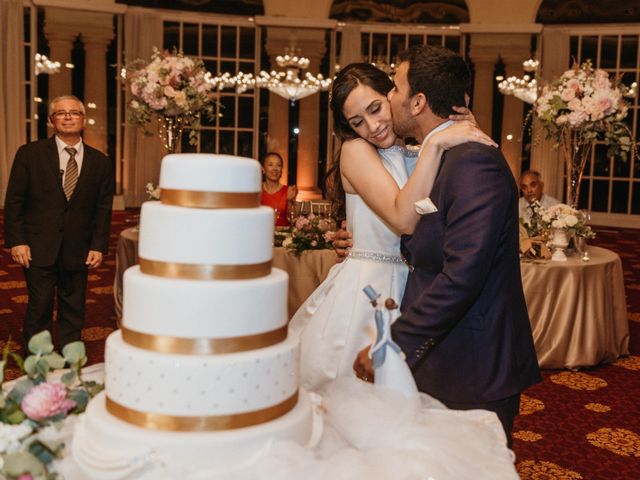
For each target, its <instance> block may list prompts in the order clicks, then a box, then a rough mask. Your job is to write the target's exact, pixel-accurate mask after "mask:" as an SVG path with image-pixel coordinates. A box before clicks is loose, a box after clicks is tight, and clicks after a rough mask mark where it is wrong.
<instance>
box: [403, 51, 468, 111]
mask: <svg viewBox="0 0 640 480" xmlns="http://www.w3.org/2000/svg"><path fill="white" fill-rule="evenodd" d="M400 61H401V62H409V71H408V73H407V80H408V82H409V87H410V88H411V92H410V94H411V96H413V95H415V94H417V93H423V94H424V95H425V97H427V103H428V104H429V108H431V111H432V112H433V113H434V114H436V115H437V116H439V117H442V118H447V117H448V116H449V115H450V114H452V113H456V112H454V111H453V109H452V107H455V106H465V105H466V101H465V93H467V92H468V91H469V88H470V86H471V73H470V72H469V68H468V67H467V64H466V63H465V61H464V59H463V58H462V57H461V56H460V55H458V54H457V53H455V52H452V51H451V50H449V49H448V48H444V47H433V46H431V45H414V46H412V47H410V48H409V49H408V50H405V51H404V52H402V53H401V54H400Z"/></svg>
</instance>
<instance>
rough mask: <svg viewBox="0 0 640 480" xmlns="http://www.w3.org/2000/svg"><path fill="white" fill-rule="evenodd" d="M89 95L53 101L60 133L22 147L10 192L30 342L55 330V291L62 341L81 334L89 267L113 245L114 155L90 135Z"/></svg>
mask: <svg viewBox="0 0 640 480" xmlns="http://www.w3.org/2000/svg"><path fill="white" fill-rule="evenodd" d="M86 123H87V118H86V115H85V108H84V105H83V104H82V102H81V101H80V100H79V99H77V98H76V97H74V96H71V95H66V96H62V97H58V98H56V99H54V100H53V101H52V102H51V103H50V104H49V126H50V127H51V128H52V129H53V132H54V136H53V137H51V138H49V139H46V140H39V141H36V142H32V143H28V144H26V145H23V146H22V147H20V148H19V149H18V152H17V153H16V156H15V159H14V161H13V166H12V168H11V175H10V177H9V184H8V188H7V196H6V199H5V224H4V229H5V246H6V247H8V248H11V257H12V258H13V260H14V261H15V262H17V263H19V264H20V265H22V267H23V271H24V275H25V279H26V281H27V290H28V293H29V302H28V305H27V311H26V315H25V318H24V327H23V339H24V345H25V346H26V344H27V343H28V341H29V339H30V338H31V337H32V336H33V335H35V334H36V333H38V332H40V331H42V330H46V329H49V330H51V326H52V325H51V324H52V317H53V304H54V296H55V294H56V290H57V299H58V315H57V320H56V321H57V332H56V333H57V334H56V335H55V336H54V337H55V345H56V347H57V348H58V349H60V348H61V347H63V346H64V345H66V344H67V343H69V342H72V341H75V340H79V339H80V332H81V329H82V325H83V322H84V311H85V300H86V288H87V274H88V269H89V268H96V267H98V266H99V265H100V264H101V263H102V256H103V254H105V253H106V252H107V247H108V244H109V229H110V227H111V204H112V201H113V168H112V165H111V161H110V160H109V159H108V158H107V157H106V156H105V155H104V154H102V153H101V152H99V151H98V150H96V149H94V148H91V147H90V146H89V145H86V144H84V143H83V142H82V137H81V134H82V131H83V130H84V127H85V126H86Z"/></svg>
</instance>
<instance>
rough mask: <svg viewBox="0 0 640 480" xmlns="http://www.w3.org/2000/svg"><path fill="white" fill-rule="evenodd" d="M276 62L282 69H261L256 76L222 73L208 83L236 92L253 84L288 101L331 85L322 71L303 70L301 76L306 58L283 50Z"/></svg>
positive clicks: (304, 68) (305, 65)
mask: <svg viewBox="0 0 640 480" xmlns="http://www.w3.org/2000/svg"><path fill="white" fill-rule="evenodd" d="M276 63H277V64H278V66H279V67H280V68H283V69H284V71H275V70H272V71H271V72H267V71H265V70H262V71H261V72H260V74H259V75H258V76H257V77H256V76H254V75H253V74H251V73H242V72H240V73H238V74H237V75H231V74H230V73H223V74H221V75H218V76H217V77H212V78H211V80H210V82H211V83H212V84H213V85H214V87H216V88H217V89H218V90H222V89H224V88H235V90H236V92H237V93H243V92H245V91H247V90H249V89H252V88H255V87H258V88H266V89H267V90H269V91H270V92H273V93H275V94H276V95H279V96H281V97H283V98H285V99H287V100H289V101H291V102H295V101H296V100H300V99H301V98H305V97H308V96H309V95H313V94H314V93H317V92H319V91H326V90H328V89H329V87H330V86H331V79H329V78H324V76H323V75H322V74H318V75H312V74H311V73H309V72H304V75H303V71H304V70H306V69H307V68H309V59H308V58H305V57H300V56H297V55H293V56H291V55H289V54H288V53H286V54H285V55H279V56H277V57H276Z"/></svg>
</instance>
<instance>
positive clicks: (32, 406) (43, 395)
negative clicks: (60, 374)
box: [20, 382, 76, 422]
mask: <svg viewBox="0 0 640 480" xmlns="http://www.w3.org/2000/svg"><path fill="white" fill-rule="evenodd" d="M75 406H76V402H74V401H73V400H70V399H68V398H67V388H66V387H65V386H64V385H63V384H61V383H47V382H45V383H41V384H39V385H36V386H35V387H33V388H32V389H31V390H30V391H29V393H27V394H26V395H25V396H24V398H23V399H22V403H21V404H20V407H21V408H22V411H23V412H24V413H25V414H26V415H27V417H29V418H30V419H31V420H35V421H37V422H39V421H41V420H45V419H47V418H51V417H55V416H57V415H61V414H62V415H66V414H67V412H68V411H69V410H71V409H73V408H75Z"/></svg>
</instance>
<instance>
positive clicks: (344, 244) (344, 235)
mask: <svg viewBox="0 0 640 480" xmlns="http://www.w3.org/2000/svg"><path fill="white" fill-rule="evenodd" d="M352 246H353V242H352V241H351V232H350V231H348V230H346V229H345V226H344V225H343V226H342V228H340V230H338V231H337V232H336V237H335V239H334V240H333V249H334V250H335V251H336V255H337V256H338V262H341V261H343V260H344V259H345V258H347V254H348V253H349V249H350V248H351V247H352Z"/></svg>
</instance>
